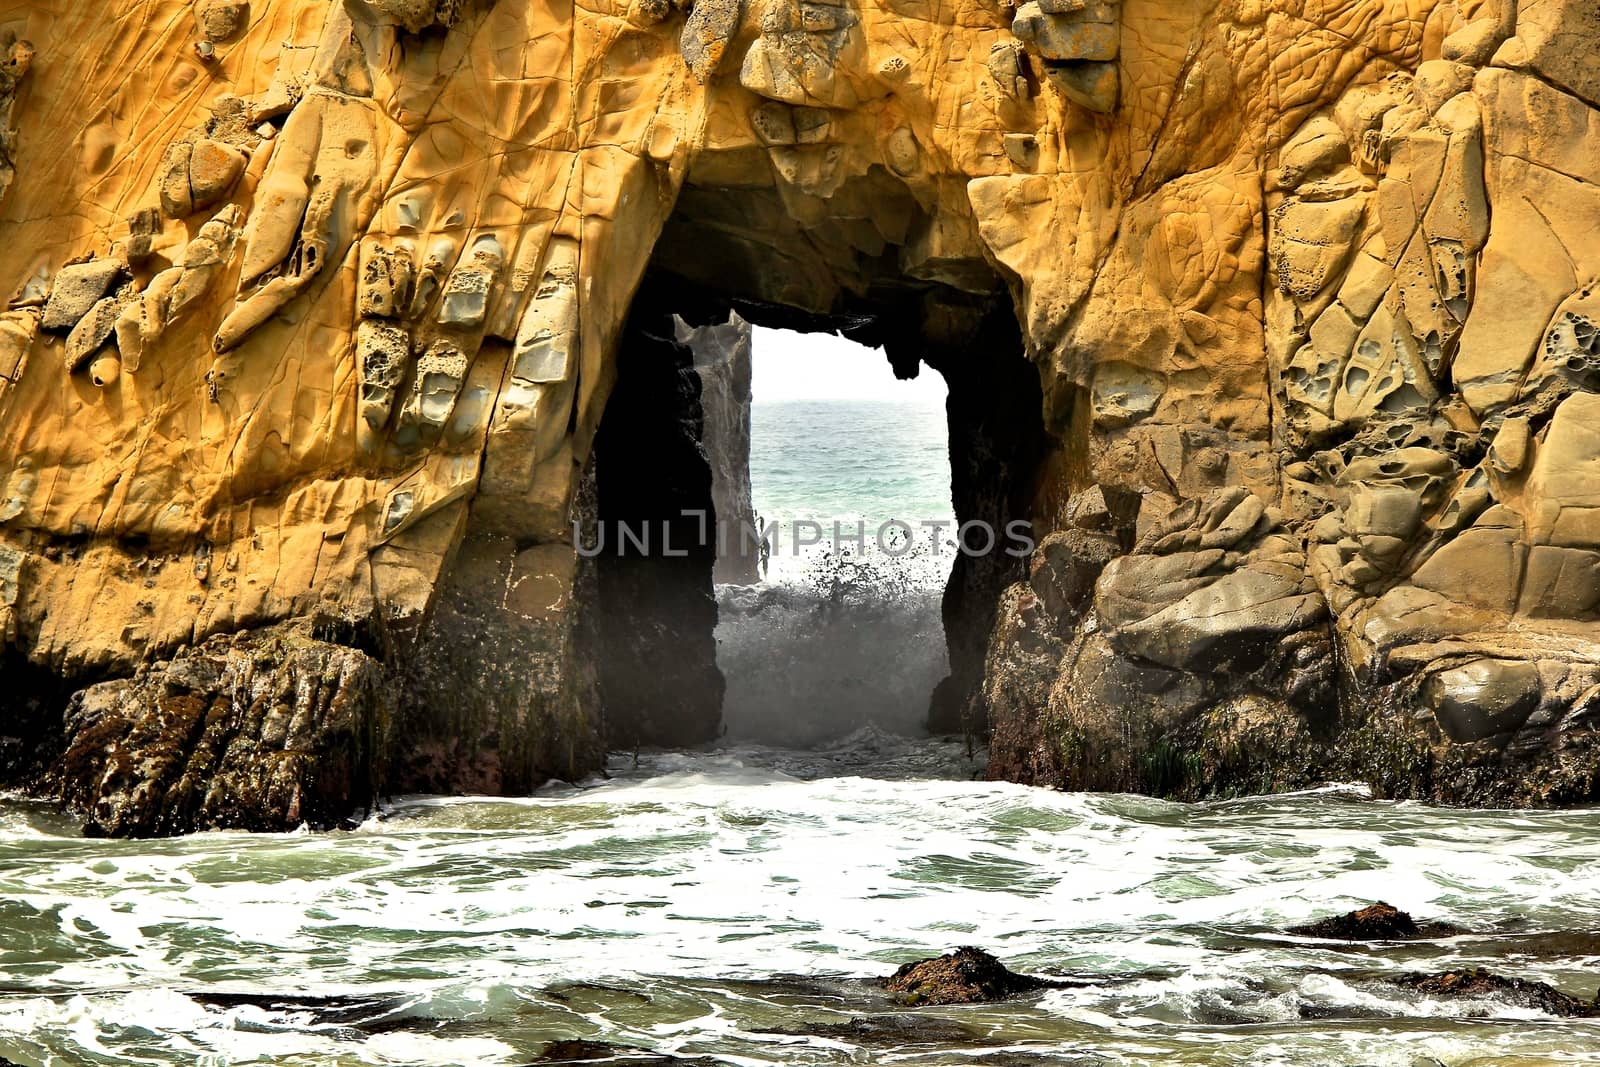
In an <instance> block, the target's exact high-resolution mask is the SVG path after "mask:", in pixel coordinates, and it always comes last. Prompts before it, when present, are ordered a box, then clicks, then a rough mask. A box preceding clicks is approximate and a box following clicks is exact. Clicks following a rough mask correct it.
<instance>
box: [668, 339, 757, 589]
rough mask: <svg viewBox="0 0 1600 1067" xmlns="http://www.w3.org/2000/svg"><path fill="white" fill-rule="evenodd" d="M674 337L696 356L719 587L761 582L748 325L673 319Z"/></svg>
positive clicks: (715, 573) (702, 433)
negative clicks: (752, 464) (700, 323)
mask: <svg viewBox="0 0 1600 1067" xmlns="http://www.w3.org/2000/svg"><path fill="white" fill-rule="evenodd" d="M674 326H675V328H674V333H673V336H674V338H675V339H676V340H677V342H678V343H679V344H685V345H688V346H689V349H690V351H692V352H693V353H694V372H695V374H696V375H698V376H699V378H700V410H701V415H702V419H703V426H702V432H701V435H700V439H701V444H702V445H703V447H704V448H705V453H706V464H707V466H709V467H710V468H711V505H712V512H713V514H712V515H711V516H710V517H709V520H708V521H710V522H714V523H715V525H714V527H713V529H714V531H715V540H716V548H717V562H716V566H715V568H714V569H713V570H712V578H713V580H714V581H716V583H717V584H718V585H723V584H730V585H752V584H754V583H756V582H758V581H760V580H761V576H762V571H763V565H764V563H765V562H766V561H765V560H764V559H763V558H762V553H761V543H762V542H761V533H760V530H759V529H757V524H756V509H755V502H754V499H753V497H752V496H751V487H750V401H751V395H750V383H751V375H752V367H751V363H750V337H751V332H750V324H749V323H748V322H745V321H744V319H742V318H740V317H739V313H738V312H734V313H733V315H732V316H731V317H730V318H729V319H728V321H727V322H720V323H712V324H710V325H708V326H690V325H689V324H688V323H686V322H684V321H683V320H682V319H681V318H674Z"/></svg>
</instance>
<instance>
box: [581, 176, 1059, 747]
mask: <svg viewBox="0 0 1600 1067" xmlns="http://www.w3.org/2000/svg"><path fill="white" fill-rule="evenodd" d="M763 195H765V196H768V197H770V196H774V195H775V191H774V190H757V191H751V190H703V191H702V190H696V189H694V188H693V187H692V186H691V188H690V189H688V190H686V194H685V200H686V201H687V202H688V203H687V206H686V207H680V210H679V212H678V213H677V214H675V215H674V216H673V218H672V219H671V220H670V221H669V222H668V224H667V226H666V228H665V229H664V232H663V235H662V238H661V241H660V242H659V243H658V244H657V246H656V249H655V252H654V254H653V255H652V258H651V262H650V266H649V268H648V269H647V271H646V273H645V277H644V280H643V282H642V284H641V287H640V290H639V292H638V294H637V295H636V296H635V298H634V301H633V303H632V306H631V309H630V313H629V317H628V323H627V326H626V328H625V330H624V332H623V334H622V338H621V342H620V346H619V350H618V353H617V368H618V378H617V383H616V385H615V387H614V389H613V392H612V395H611V397H610V398H609V400H608V401H607V408H606V414H605V415H604V416H603V418H602V420H601V423H600V427H599V431H598V434H597V437H596V442H595V482H596V491H597V512H596V514H597V518H598V521H599V522H600V523H601V525H603V526H605V527H606V528H607V529H609V530H611V531H613V540H614V539H615V530H616V528H617V525H618V524H619V523H620V524H631V525H632V526H637V527H651V528H654V529H658V530H660V529H663V528H667V529H670V531H671V539H672V543H673V544H674V545H679V546H687V548H688V551H687V555H685V556H683V557H676V556H674V557H670V558H669V557H666V556H664V555H663V554H662V553H661V552H660V550H659V548H660V546H659V545H658V546H657V551H656V552H654V553H651V554H649V555H645V554H640V553H638V552H635V553H634V554H633V555H623V554H619V552H617V551H615V550H614V549H616V548H617V547H618V546H617V545H615V544H613V545H612V546H611V547H612V549H613V551H602V552H600V553H599V554H598V555H597V556H596V558H595V561H594V562H595V567H596V572H597V573H596V577H597V579H598V594H599V595H598V600H597V607H598V612H599V624H598V625H599V629H600V640H601V646H600V647H601V655H600V657H599V662H601V663H602V664H603V665H604V666H603V667H602V668H601V669H600V693H601V700H602V706H603V707H604V708H605V717H606V723H607V729H608V737H609V740H610V742H611V743H612V744H616V745H622V746H630V747H631V746H634V745H637V744H651V745H681V744H693V743H698V742H701V741H705V740H709V739H710V738H711V737H713V736H715V733H716V729H717V726H718V714H717V705H718V699H719V697H720V695H721V689H722V686H721V679H720V677H719V676H718V674H717V668H716V663H715V646H714V643H713V641H712V637H711V632H712V629H713V628H714V627H715V624H716V609H715V602H714V598H713V595H712V571H713V567H714V564H715V558H716V550H717V545H716V544H715V543H714V542H715V540H716V538H715V535H714V533H711V531H714V530H715V529H716V509H715V506H714V504H713V501H712V498H711V495H710V482H711V472H710V470H709V468H708V467H707V457H706V454H705V450H704V448H703V447H700V445H701V442H700V441H699V440H697V435H698V433H699V432H700V428H701V425H702V423H701V418H702V409H701V406H700V405H701V401H700V397H699V390H698V387H697V382H698V379H697V378H696V376H695V375H694V373H693V371H692V360H693V354H692V353H691V352H690V351H688V349H687V346H686V345H685V344H684V343H682V342H681V341H680V340H679V339H678V337H677V336H676V335H675V334H674V328H673V321H674V316H677V318H678V319H680V320H683V321H686V322H687V323H689V324H691V325H696V326H702V325H709V324H715V323H721V322H725V321H727V319H728V317H729V315H730V313H731V312H737V313H738V315H739V316H740V317H741V318H743V319H744V320H745V321H747V322H750V323H752V324H755V325H766V326H772V327H778V328H785V329H790V330H795V331H798V332H816V331H826V332H835V333H839V334H842V335H844V336H846V337H848V338H850V339H851V340H854V341H857V342H859V343H862V344H864V345H868V346H872V347H881V348H883V349H884V354H885V357H886V358H887V359H888V360H889V361H890V362H891V364H892V365H893V367H894V369H895V371H896V373H897V374H898V375H899V376H901V377H909V376H914V375H916V374H919V373H922V374H939V375H941V376H943V377H944V378H945V379H946V382H947V384H948V387H949V397H950V399H949V401H948V402H947V408H946V418H947V421H948V427H949V440H950V445H949V451H950V462H951V482H952V484H951V494H952V501H953V504H954V506H955V516H956V519H957V521H958V522H960V523H968V522H973V523H976V524H979V525H978V526H977V527H976V528H974V529H971V530H969V531H968V540H969V542H970V544H968V545H966V546H965V547H966V549H967V551H962V552H958V553H957V554H956V556H955V563H954V567H953V569H952V572H951V575H950V578H949V581H948V584H947V586H946V590H945V596H944V602H943V610H942V615H943V621H944V627H945V636H946V642H947V646H948V656H949V662H950V664H951V673H950V676H949V677H948V678H947V679H946V680H945V682H944V683H942V684H941V685H940V687H939V688H938V690H937V691H936V692H935V693H933V694H931V695H930V697H931V700H930V707H929V711H928V719H927V721H928V725H929V727H930V728H931V729H933V730H934V731H937V732H956V731H960V730H967V731H970V732H973V733H982V732H984V730H985V729H986V721H985V718H984V714H983V711H982V709H981V707H978V706H977V705H976V704H975V703H974V701H975V699H976V697H977V695H978V694H977V691H978V683H979V680H980V676H981V673H982V663H983V655H984V649H985V645H986V643H987V640H988V635H989V632H990V630H991V628H992V626H993V623H994V612H993V608H994V605H995V604H996V603H998V600H999V595H1000V592H1001V591H1002V590H1003V589H1004V588H1005V587H1006V586H1007V585H1009V584H1011V583H1012V582H1015V581H1017V580H1018V579H1019V578H1020V577H1023V576H1024V575H1025V572H1026V558H1025V556H1019V555H1016V554H1007V553H1004V552H1002V551H1000V547H1001V546H999V545H988V544H985V543H984V537H983V536H982V535H981V534H980V532H979V531H980V530H982V529H992V530H996V531H1003V530H1005V529H1006V528H1007V526H1008V525H1009V524H1011V523H1014V522H1019V521H1020V522H1023V523H1029V524H1031V521H1032V516H1033V515H1034V514H1035V512H1036V508H1037V506H1038V505H1037V502H1036V497H1037V495H1038V493H1039V478H1040V471H1041V465H1042V463H1043V461H1044V459H1045V456H1046V441H1047V438H1046V435H1045V432H1044V429H1043V426H1042V420H1041V411H1042V400H1041V398H1040V391H1039V384H1038V373H1037V370H1036V369H1035V367H1034V366H1033V365H1032V364H1031V363H1030V362H1029V361H1028V359H1027V357H1026V355H1025V353H1024V351H1023V345H1022V338H1021V334H1020V331H1019V329H1018V326H1017V323H1016V318H1015V313H1014V310H1013V308H1012V305H1011V301H1010V297H1009V295H1008V294H1007V293H1006V291H1005V289H1004V286H1003V284H1002V283H1001V280H1000V279H999V277H998V276H997V275H995V274H994V273H992V272H990V271H987V270H984V269H982V268H981V266H979V265H977V264H974V265H972V267H971V269H970V270H968V271H967V272H965V273H964V274H963V275H962V276H961V277H960V279H959V280H960V282H961V287H959V288H958V287H957V286H956V285H953V284H951V283H950V282H949V281H948V280H928V279H919V278H916V277H914V276H912V275H910V274H908V273H907V272H906V270H905V268H904V266H903V265H902V262H901V254H900V253H901V249H900V248H896V247H894V246H892V245H888V244H886V243H884V242H882V241H881V240H875V241H872V242H870V243H869V245H868V248H867V249H865V250H863V249H860V248H856V247H853V246H851V245H849V244H848V243H847V240H846V236H845V235H846V234H847V233H848V228H849V224H850V222H851V221H853V220H848V219H842V220H839V222H838V223H837V224H836V225H835V226H834V227H833V229H834V230H835V231H836V232H835V233H829V232H828V229H829V228H828V227H826V226H823V227H820V228H818V229H813V230H812V231H810V232H809V233H808V234H807V235H806V240H805V242H804V244H801V243H800V242H798V241H797V242H796V243H797V244H800V248H798V249H785V248H783V247H782V246H781V245H780V244H779V243H778V242H776V241H774V235H773V234H772V233H771V232H770V231H765V230H746V231H744V232H738V231H734V230H731V229H730V228H729V227H728V226H727V225H726V223H724V222H722V221H720V220H721V219H723V218H725V217H726V207H725V205H726V204H727V203H728V202H729V201H730V200H734V199H736V198H738V197H741V196H742V197H746V198H750V199H753V200H757V201H758V202H759V198H760V197H762V196H763ZM876 195H878V196H880V197H881V196H882V195H883V194H882V193H881V192H879V193H877V194H876ZM701 197H705V198H706V200H707V201H709V202H716V203H718V204H721V205H723V208H722V211H721V212H720V213H719V215H718V216H717V217H716V218H715V219H709V220H708V219H706V218H703V217H702V218H697V217H696V215H695V213H694V207H693V205H694V203H695V201H696V200H698V199H700V198H701ZM907 213H908V215H910V214H914V208H907ZM819 229H820V231H821V232H820V235H819ZM797 236H798V235H797ZM830 239H831V245H832V247H834V248H840V249H848V250H849V255H850V260H849V261H848V263H849V267H850V273H849V274H846V275H843V277H842V278H841V277H840V276H839V275H836V274H832V273H830V271H829V264H828V263H827V261H826V259H825V257H824V256H822V255H820V254H819V253H818V252H817V251H816V248H817V247H818V246H821V247H824V248H825V247H829V246H830ZM817 280H824V283H823V284H822V285H820V286H819V285H817V284H816V282H817ZM862 281H864V282H865V284H864V285H861V282H862ZM808 292H809V293H810V294H812V295H810V296H809V297H808V298H807V299H806V300H805V302H804V303H800V301H799V300H798V299H797V294H800V293H808ZM819 298H820V299H819ZM784 301H789V302H787V303H786V302H784ZM884 431H885V432H886V433H888V432H893V428H892V427H885V428H884ZM685 512H689V513H700V514H709V515H711V516H713V519H712V522H711V523H710V524H706V523H702V522H700V521H699V520H698V519H696V518H694V517H692V514H691V516H688V517H686V516H685ZM894 651H895V650H893V649H886V650H885V654H886V655H893V654H894Z"/></svg>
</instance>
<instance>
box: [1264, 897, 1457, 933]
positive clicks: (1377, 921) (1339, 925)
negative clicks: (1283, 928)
mask: <svg viewBox="0 0 1600 1067" xmlns="http://www.w3.org/2000/svg"><path fill="white" fill-rule="evenodd" d="M1461 932H1462V931H1461V928H1460V927H1457V926H1452V925H1451V924H1449V923H1444V922H1424V923H1419V922H1417V921H1416V920H1415V919H1413V918H1412V917H1411V916H1410V914H1408V913H1407V912H1403V911H1401V910H1400V909H1399V908H1397V907H1395V906H1394V905H1393V904H1386V903H1384V902H1383V901H1381V900H1380V901H1378V902H1376V903H1374V904H1368V905H1367V906H1366V907H1364V908H1357V909H1356V910H1355V911H1352V912H1347V913H1346V914H1344V915H1337V916H1333V917H1332V918H1327V919H1318V920H1317V921H1316V922H1312V923H1304V924H1302V925H1300V926H1291V927H1289V933H1291V934H1299V935H1301V936H1302V937H1325V938H1328V939H1330V940H1334V941H1414V940H1418V939H1424V938H1430V937H1454V936H1455V935H1456V934H1459V933H1461Z"/></svg>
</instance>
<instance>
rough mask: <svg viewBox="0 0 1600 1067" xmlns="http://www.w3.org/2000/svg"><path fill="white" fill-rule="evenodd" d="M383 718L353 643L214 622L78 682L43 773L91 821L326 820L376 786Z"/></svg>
mask: <svg viewBox="0 0 1600 1067" xmlns="http://www.w3.org/2000/svg"><path fill="white" fill-rule="evenodd" d="M389 727H390V714H389V707H388V694H387V693H386V692H385V680H384V676H383V671H382V668H381V667H380V666H379V665H378V664H377V663H376V662H375V661H373V660H372V659H371V658H370V657H368V656H366V655H365V654H363V653H362V652H360V651H358V650H356V649H354V648H348V647H345V646H343V645H337V644H329V643H326V642H323V641H319V640H317V639H315V638H312V637H309V636H304V635H299V634H294V633H290V632H261V633H257V634H241V635H238V636H233V637H225V636H219V637H213V638H211V639H209V640H207V641H204V642H202V643H200V644H198V645H194V646H192V647H189V648H185V649H183V650H182V651H181V652H179V653H178V655H176V656H175V657H173V658H172V659H171V660H169V661H162V662H158V663H154V664H151V665H149V666H146V667H144V668H142V669H141V670H140V671H139V673H137V674H136V675H134V676H133V677H132V678H124V679H119V680H117V681H111V682H101V683H100V684H98V685H93V686H90V687H89V688H87V689H85V690H83V691H82V692H80V693H78V694H77V695H76V696H75V697H74V698H73V700H72V703H71V705H70V706H69V707H68V708H67V712H66V724H65V734H66V737H65V745H64V751H63V752H62V754H61V756H60V758H59V759H58V760H57V762H56V763H55V765H54V767H53V768H52V770H51V772H50V774H51V776H52V778H54V779H55V780H56V783H57V789H58V791H59V793H60V795H61V797H62V799H63V800H64V801H65V802H66V805H67V807H68V808H69V809H71V810H72V811H74V812H75V813H77V814H79V815H81V816H82V817H83V819H84V828H85V832H86V833H89V834H91V835H104V836H114V837H152V836H164V835H168V834H176V833H186V832H189V831H191V830H279V831H282V830H292V829H294V828H295V827H297V826H299V825H301V824H309V825H310V826H312V827H315V828H327V827H329V826H333V825H336V824H338V823H339V822H340V821H341V820H342V819H344V818H346V817H347V816H349V815H350V814H351V802H352V801H362V800H365V801H367V802H370V801H372V800H373V799H375V798H376V797H377V795H378V791H379V789H380V788H381V786H382V784H383V781H384V772H385V767H384V763H385V760H386V758H387V756H388V753H389V736H390V731H389Z"/></svg>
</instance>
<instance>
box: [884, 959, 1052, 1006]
mask: <svg viewBox="0 0 1600 1067" xmlns="http://www.w3.org/2000/svg"><path fill="white" fill-rule="evenodd" d="M1062 984H1063V983H1061V982H1052V981H1049V980H1048V979H1044V978H1033V977H1031V976H1029V975H1025V974H1016V973H1015V972H1013V971H1009V970H1007V969H1006V967H1005V965H1004V964H1003V963H1001V962H1000V961H999V960H997V959H995V958H994V957H993V956H991V955H989V954H988V953H987V952H984V951H983V950H982V949H977V948H973V947H971V946H970V945H968V946H963V947H962V948H959V949H957V950H956V951H954V952H951V953H947V954H946V955H943V956H940V957H938V958H936V959H926V960H917V961H916V962H914V963H908V964H906V965H905V966H904V967H901V968H900V969H899V970H898V971H896V972H894V974H892V975H890V976H889V977H888V978H886V979H884V983H883V985H884V988H885V989H887V990H888V991H889V992H890V993H892V994H895V999H896V1000H898V1001H899V1002H900V1003H902V1004H905V1005H907V1006H911V1007H935V1006H939V1005H944V1004H987V1003H990V1002H992V1001H996V1000H1004V999H1006V998H1007V997H1014V996H1018V995H1019V994H1022V993H1032V992H1035V991H1037V990H1040V989H1051V988H1056V987H1059V986H1061V985H1062Z"/></svg>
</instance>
